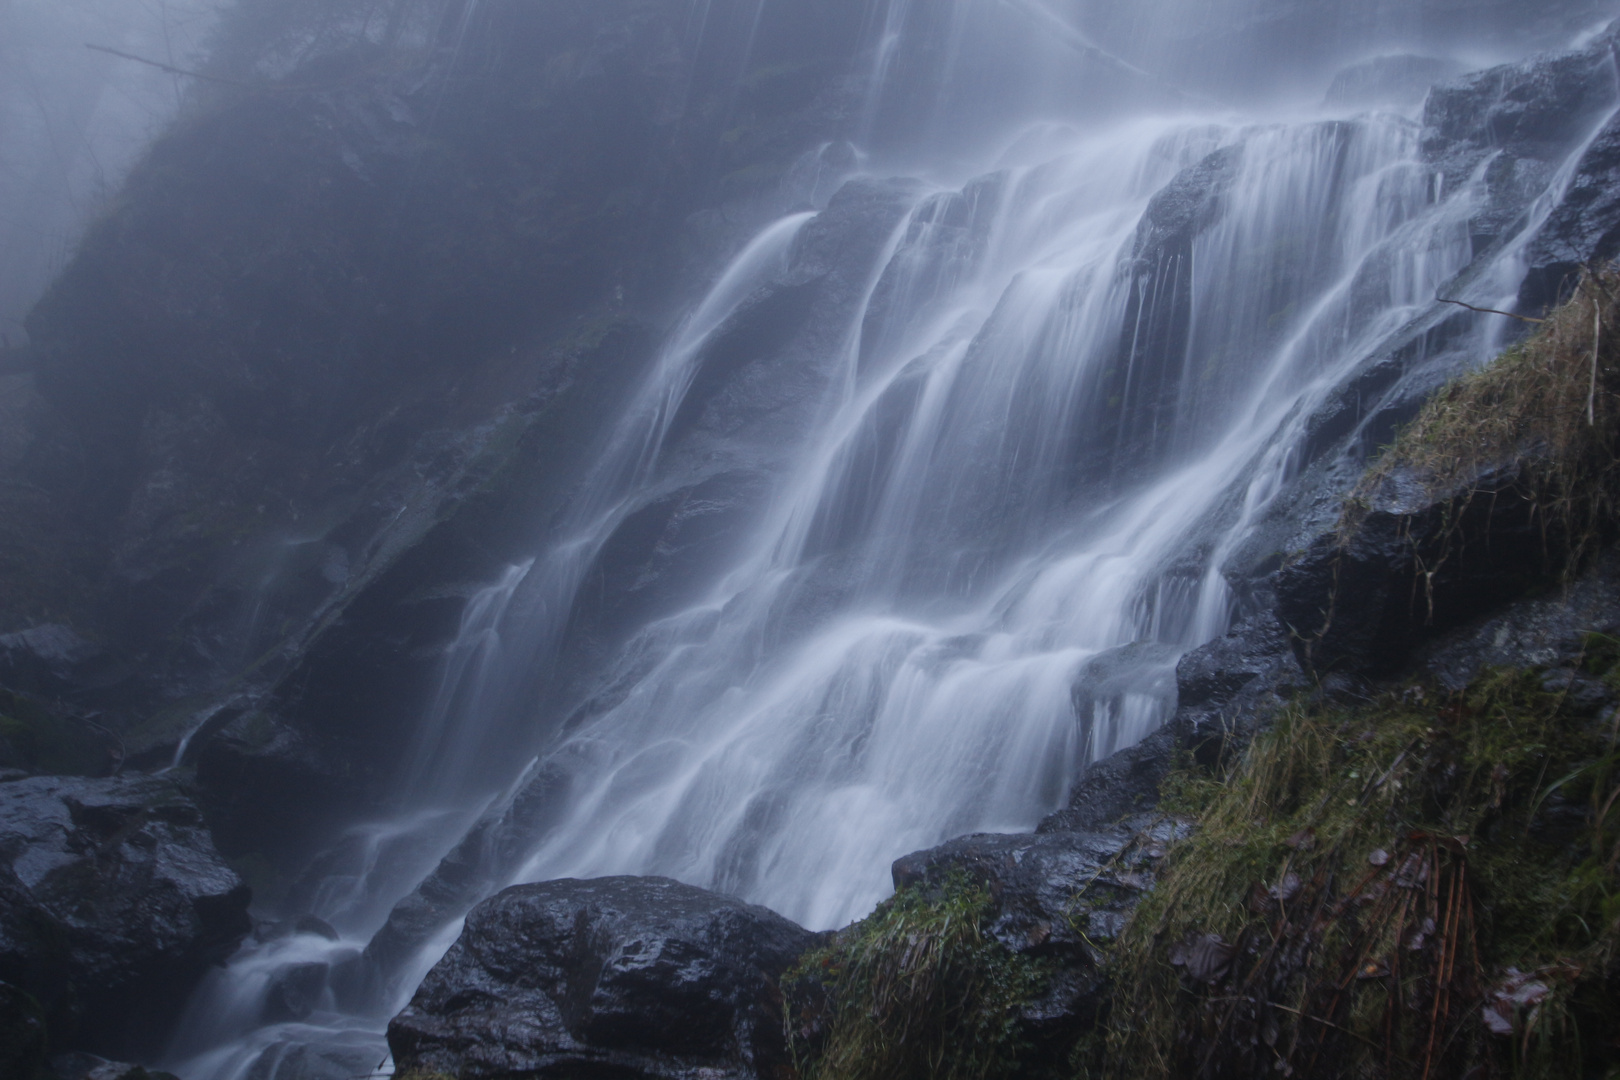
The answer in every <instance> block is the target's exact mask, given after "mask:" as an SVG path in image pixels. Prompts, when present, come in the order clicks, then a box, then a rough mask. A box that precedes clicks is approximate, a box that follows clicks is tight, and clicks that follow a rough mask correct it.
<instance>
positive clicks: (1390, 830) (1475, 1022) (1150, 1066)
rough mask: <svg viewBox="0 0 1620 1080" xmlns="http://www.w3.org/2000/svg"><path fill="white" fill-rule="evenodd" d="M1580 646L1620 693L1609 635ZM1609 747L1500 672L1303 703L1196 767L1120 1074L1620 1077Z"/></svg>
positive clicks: (1185, 776) (1120, 1018) (1145, 940)
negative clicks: (1186, 835)
mask: <svg viewBox="0 0 1620 1080" xmlns="http://www.w3.org/2000/svg"><path fill="white" fill-rule="evenodd" d="M1587 656H1588V659H1587V664H1588V666H1589V667H1591V668H1594V669H1599V670H1598V671H1596V672H1594V673H1601V674H1603V675H1604V677H1605V678H1607V679H1609V680H1610V681H1611V682H1612V681H1614V679H1615V676H1616V672H1617V670H1620V668H1617V667H1616V665H1615V660H1616V658H1617V656H1620V653H1617V652H1616V650H1615V648H1614V643H1613V642H1611V641H1609V640H1608V639H1602V638H1594V639H1592V641H1591V643H1590V648H1589V650H1588V653H1587ZM1616 736H1617V731H1616V727H1615V721H1614V720H1613V719H1612V714H1611V715H1610V716H1609V717H1606V718H1605V720H1604V721H1603V722H1602V723H1599V722H1597V721H1596V720H1594V719H1593V718H1592V717H1591V716H1590V715H1588V714H1584V713H1583V710H1582V709H1581V708H1579V707H1577V706H1576V705H1575V704H1573V703H1572V702H1571V700H1570V697H1569V686H1568V685H1567V684H1566V685H1563V686H1560V685H1559V683H1558V682H1557V680H1556V679H1553V680H1548V681H1546V682H1545V683H1544V681H1543V679H1542V678H1540V677H1538V676H1537V675H1535V674H1534V673H1531V672H1526V671H1514V670H1503V671H1493V672H1489V673H1487V674H1485V675H1483V676H1481V677H1480V678H1479V679H1478V680H1477V681H1476V682H1475V683H1474V684H1473V685H1472V686H1470V687H1469V688H1468V689H1467V690H1466V691H1463V692H1461V693H1457V694H1446V693H1443V692H1435V691H1432V690H1428V689H1424V688H1420V687H1417V686H1411V687H1407V688H1406V689H1405V690H1404V691H1401V692H1393V691H1392V692H1390V693H1389V694H1387V695H1385V696H1384V697H1382V698H1380V699H1378V700H1376V701H1374V702H1371V703H1369V704H1367V705H1365V706H1362V707H1355V708H1346V707H1329V706H1317V707H1310V706H1305V705H1298V704H1296V705H1294V706H1291V707H1289V708H1288V709H1286V710H1285V711H1284V712H1283V713H1282V715H1281V716H1280V717H1279V719H1278V721H1277V723H1276V726H1275V727H1274V728H1273V730H1271V731H1270V732H1269V733H1267V734H1266V735H1264V736H1262V737H1261V738H1259V739H1257V740H1256V741H1255V743H1254V744H1253V745H1252V746H1251V748H1250V750H1249V752H1248V754H1247V756H1246V757H1245V758H1244V760H1243V761H1242V762H1241V763H1239V764H1238V765H1237V766H1236V767H1235V768H1234V770H1233V771H1232V773H1231V774H1230V775H1227V776H1224V777H1222V776H1213V775H1209V774H1207V773H1199V772H1193V771H1188V772H1182V773H1180V774H1178V775H1177V777H1176V778H1175V780H1174V782H1173V783H1172V784H1171V785H1170V788H1169V790H1168V792H1167V797H1168V800H1169V802H1170V803H1171V804H1174V808H1175V809H1176V810H1178V811H1179V812H1182V813H1191V814H1193V815H1195V816H1196V817H1197V818H1198V819H1199V821H1200V823H1201V824H1200V827H1199V830H1198V832H1197V833H1196V835H1195V836H1194V837H1193V838H1192V839H1190V840H1188V841H1186V842H1184V843H1183V844H1181V845H1179V846H1178V847H1176V848H1175V849H1173V850H1172V851H1171V852H1170V855H1169V858H1168V860H1167V869H1166V873H1165V876H1164V877H1163V878H1162V879H1161V882H1160V885H1159V887H1158V888H1157V889H1156V890H1155V892H1154V893H1153V894H1152V895H1151V896H1150V897H1149V898H1148V899H1147V901H1145V902H1144V904H1143V905H1142V907H1141V908H1140V909H1139V910H1138V912H1137V913H1136V916H1135V918H1134V919H1133V921H1132V923H1131V925H1130V927H1129V928H1128V929H1127V932H1126V934H1125V935H1124V937H1123V938H1122V940H1121V943H1120V946H1119V949H1118V951H1117V953H1116V954H1115V957H1114V959H1113V964H1112V968H1113V971H1114V973H1115V975H1116V978H1117V980H1118V989H1117V991H1116V996H1115V1002H1114V1010H1113V1017H1114V1019H1113V1021H1112V1026H1111V1030H1110V1031H1109V1034H1108V1044H1109V1045H1108V1054H1107V1059H1108V1062H1109V1069H1108V1071H1109V1072H1110V1073H1111V1074H1112V1075H1117V1076H1120V1077H1126V1076H1128V1077H1131V1078H1133V1080H1135V1078H1141V1077H1177V1078H1181V1077H1234V1076H1259V1075H1266V1076H1274V1075H1280V1076H1300V1077H1311V1078H1312V1080H1320V1078H1327V1077H1423V1078H1425V1080H1427V1078H1431V1077H1433V1078H1440V1077H1470V1078H1480V1080H1483V1078H1486V1077H1491V1076H1527V1077H1541V1076H1546V1077H1554V1076H1559V1077H1566V1076H1567V1077H1577V1076H1583V1075H1585V1076H1594V1077H1596V1076H1609V1075H1614V1074H1615V1073H1614V1070H1615V1069H1617V1068H1620V1043H1617V1042H1616V1041H1615V1039H1616V1029H1615V1027H1614V1024H1613V1018H1614V1016H1615V1015H1617V1009H1620V999H1617V996H1616V991H1617V988H1620V987H1617V981H1620V972H1617V969H1616V959H1617V956H1616V945H1617V943H1620V809H1617V808H1616V803H1617V800H1620V770H1617V768H1616V766H1617V764H1620V755H1617V753H1616ZM1606 1070H1607V1071H1606Z"/></svg>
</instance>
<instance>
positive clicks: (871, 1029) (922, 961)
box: [782, 877, 1047, 1080]
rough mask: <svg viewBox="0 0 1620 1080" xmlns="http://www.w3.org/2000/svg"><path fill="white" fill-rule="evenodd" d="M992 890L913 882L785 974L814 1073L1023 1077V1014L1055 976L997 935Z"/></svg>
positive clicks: (933, 1079) (899, 1079)
mask: <svg viewBox="0 0 1620 1080" xmlns="http://www.w3.org/2000/svg"><path fill="white" fill-rule="evenodd" d="M992 911H993V906H992V903H991V899H990V896H989V894H988V893H986V892H985V891H984V890H983V889H980V888H976V887H973V886H971V885H969V884H968V882H967V881H966V879H965V878H962V877H956V878H953V879H952V880H951V881H950V882H948V883H947V884H946V885H945V886H944V887H943V888H942V889H939V890H925V889H920V888H913V889H905V890H902V891H901V892H899V893H898V894H897V895H895V896H894V897H893V898H891V899H890V900H888V901H886V902H885V903H884V904H882V905H881V906H880V907H879V908H878V910H877V911H876V912H874V913H873V914H872V915H871V916H870V917H869V918H867V919H865V920H863V921H862V922H859V923H856V924H855V925H854V926H851V927H849V928H848V929H846V930H843V931H841V932H840V933H839V934H838V935H837V936H836V937H835V938H834V940H833V941H832V943H831V944H829V945H828V946H827V947H825V948H822V949H818V950H815V951H813V952H811V953H810V954H808V955H807V956H805V957H804V958H803V959H802V960H801V961H800V962H799V964H798V965H797V966H796V967H795V968H794V969H793V970H791V971H790V972H788V973H787V974H786V975H785V976H784V977H783V980H782V986H783V991H784V994H785V997H786V1003H787V1009H786V1012H787V1029H788V1038H789V1042H790V1043H791V1045H792V1047H793V1051H794V1055H795V1058H796V1059H797V1061H798V1063H799V1068H800V1072H801V1074H802V1076H803V1077H804V1080H924V1078H928V1080H970V1078H973V1080H977V1078H991V1077H1010V1076H1014V1075H1020V1074H1019V1071H1018V1059H1019V1053H1020V1050H1021V1049H1022V1048H1023V1041H1022V1039H1021V1038H1020V1033H1019V1025H1018V1019H1017V1010H1018V1008H1019V1006H1020V1005H1023V1004H1025V1003H1028V1002H1030V1001H1033V1000H1034V999H1035V998H1036V997H1037V996H1038V995H1039V992H1040V990H1041V987H1042V985H1043V984H1044V982H1045V980H1046V977H1047V972H1046V971H1045V970H1044V969H1043V968H1042V967H1041V966H1040V965H1038V964H1037V963H1035V962H1034V961H1032V960H1030V959H1028V958H1026V957H1022V956H1019V955H1016V954H1014V953H1012V952H1010V951H1009V950H1007V949H1006V948H1005V947H1003V946H1002V945H1001V944H999V943H998V942H996V941H995V940H994V939H993V938H991V937H990V936H989V934H988V933H986V927H987V923H988V920H989V919H990V918H991V916H992Z"/></svg>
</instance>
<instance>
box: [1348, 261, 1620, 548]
mask: <svg viewBox="0 0 1620 1080" xmlns="http://www.w3.org/2000/svg"><path fill="white" fill-rule="evenodd" d="M1617 304H1620V272H1617V271H1616V270H1615V269H1614V268H1613V267H1609V268H1605V269H1603V270H1600V271H1588V272H1587V273H1585V274H1584V275H1583V276H1582V278H1581V279H1580V281H1579V283H1578V284H1577V287H1576V289H1575V292H1574V295H1573V296H1572V297H1571V299H1570V300H1569V301H1568V302H1566V303H1565V304H1563V305H1562V306H1560V307H1558V308H1556V309H1555V310H1554V311H1553V312H1551V313H1550V314H1549V315H1548V316H1547V318H1546V319H1544V320H1540V321H1539V322H1540V325H1539V326H1538V328H1537V330H1536V332H1535V333H1533V334H1532V335H1531V336H1530V337H1528V338H1527V339H1525V340H1524V341H1523V342H1521V343H1519V344H1518V345H1515V346H1514V347H1513V348H1511V349H1509V350H1507V351H1506V352H1505V353H1503V354H1502V355H1501V356H1500V357H1498V358H1497V359H1496V360H1495V361H1493V362H1492V363H1491V364H1489V365H1487V366H1486V367H1484V368H1482V369H1480V370H1479V371H1475V372H1472V373H1470V374H1467V375H1464V376H1462V377H1460V378H1458V379H1455V380H1453V381H1452V382H1451V383H1450V384H1449V385H1447V386H1446V387H1444V388H1443V389H1441V390H1440V391H1439V392H1438V393H1437V394H1435V395H1434V397H1433V398H1431V399H1430V400H1429V402H1428V403H1427V404H1426V405H1425V406H1424V407H1423V409H1422V411H1421V412H1420V413H1419V414H1418V416H1417V418H1416V419H1415V420H1413V421H1412V423H1411V424H1409V425H1408V426H1407V427H1406V428H1404V429H1403V430H1402V431H1401V432H1400V434H1399V435H1398V436H1397V438H1396V440H1395V442H1394V443H1393V444H1392V445H1391V446H1390V447H1388V448H1387V449H1386V451H1385V452H1384V454H1383V455H1382V457H1381V458H1380V459H1379V460H1378V461H1377V462H1376V463H1375V464H1374V465H1373V466H1372V468H1371V469H1369V470H1368V472H1367V474H1366V475H1365V476H1364V477H1363V478H1362V481H1361V483H1360V484H1359V485H1358V486H1357V488H1356V489H1355V491H1353V492H1352V494H1351V497H1350V498H1349V499H1348V500H1347V503H1346V509H1345V514H1344V518H1343V520H1342V521H1341V526H1340V528H1341V535H1345V536H1348V535H1350V534H1352V533H1353V532H1354V531H1355V529H1356V528H1357V527H1358V526H1359V524H1360V522H1361V520H1362V519H1364V518H1365V516H1366V513H1367V511H1368V509H1369V508H1370V507H1371V505H1372V504H1373V503H1374V502H1375V501H1376V499H1377V497H1378V495H1379V493H1380V490H1381V489H1383V488H1384V487H1385V485H1386V484H1388V483H1389V482H1390V481H1391V479H1392V478H1395V477H1396V476H1403V477H1411V478H1414V479H1415V480H1417V481H1418V482H1419V483H1420V484H1421V485H1422V486H1423V487H1424V488H1425V489H1427V491H1428V492H1429V493H1430V494H1431V495H1448V494H1456V495H1458V496H1459V499H1458V501H1459V503H1460V506H1459V507H1458V508H1457V510H1458V513H1456V514H1454V517H1456V516H1460V511H1461V510H1462V509H1465V508H1466V506H1467V504H1468V503H1469V502H1470V501H1472V500H1473V499H1474V498H1476V497H1480V496H1484V497H1495V496H1497V495H1500V494H1502V493H1503V492H1504V491H1505V490H1507V489H1512V490H1514V491H1515V492H1516V493H1517V494H1519V495H1521V496H1523V497H1525V498H1526V499H1527V500H1528V501H1529V502H1530V503H1531V504H1532V505H1533V506H1534V507H1535V508H1536V511H1537V513H1539V515H1540V517H1541V522H1542V527H1543V531H1544V532H1556V533H1557V535H1558V544H1557V545H1556V546H1558V547H1560V548H1563V549H1565V550H1559V551H1553V552H1549V554H1551V555H1556V556H1560V557H1561V558H1562V560H1563V561H1564V562H1565V563H1566V564H1567V565H1569V566H1570V567H1572V568H1573V567H1575V566H1578V565H1579V564H1580V562H1581V561H1582V559H1583V557H1584V556H1585V555H1586V554H1589V553H1590V551H1591V550H1592V549H1593V548H1594V547H1595V543H1594V541H1595V540H1596V539H1597V538H1598V536H1599V535H1600V534H1602V533H1604V532H1606V531H1609V526H1610V524H1611V523H1612V522H1613V521H1614V520H1615V517H1616V505H1617V498H1620V468H1617V466H1620V457H1617V455H1616V446H1617V442H1620V311H1617Z"/></svg>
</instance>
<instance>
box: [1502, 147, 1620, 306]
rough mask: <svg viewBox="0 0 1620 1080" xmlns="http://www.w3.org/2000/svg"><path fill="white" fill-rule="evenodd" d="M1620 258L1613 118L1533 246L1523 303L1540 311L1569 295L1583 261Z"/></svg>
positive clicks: (1619, 159)
mask: <svg viewBox="0 0 1620 1080" xmlns="http://www.w3.org/2000/svg"><path fill="white" fill-rule="evenodd" d="M1617 256H1620V121H1616V120H1613V119H1611V120H1610V121H1609V122H1608V124H1606V125H1605V126H1604V128H1603V130H1602V131H1601V132H1599V133H1598V136H1597V138H1595V139H1594V140H1593V141H1592V144H1591V145H1590V146H1588V147H1587V149H1586V153H1585V155H1584V156H1583V157H1582V158H1581V161H1580V165H1579V166H1578V167H1577V168H1576V170H1575V175H1574V176H1573V177H1572V178H1571V179H1570V182H1569V189H1568V190H1567V191H1566V192H1565V193H1564V201H1563V202H1562V203H1561V204H1560V205H1559V206H1558V208H1557V209H1556V210H1554V211H1553V212H1552V216H1551V217H1549V218H1548V219H1547V224H1546V225H1545V226H1543V227H1542V230H1541V234H1540V235H1539V236H1537V237H1536V239H1535V241H1534V242H1533V243H1532V244H1531V245H1530V251H1529V254H1528V259H1529V263H1530V270H1529V273H1528V274H1527V275H1526V278H1525V282H1524V286H1523V287H1522V288H1521V290H1520V292H1519V303H1520V306H1521V307H1523V308H1524V309H1526V310H1529V311H1539V310H1542V309H1544V308H1548V307H1551V306H1553V305H1554V304H1556V303H1557V302H1558V301H1559V300H1560V299H1562V298H1563V297H1564V296H1565V295H1567V293H1568V290H1569V289H1570V287H1571V286H1572V285H1573V283H1574V281H1575V279H1576V277H1577V276H1578V275H1579V274H1580V271H1581V268H1582V264H1584V263H1588V262H1590V263H1595V264H1599V265H1601V264H1603V263H1605V262H1610V261H1612V260H1613V259H1615V258H1616V257H1617Z"/></svg>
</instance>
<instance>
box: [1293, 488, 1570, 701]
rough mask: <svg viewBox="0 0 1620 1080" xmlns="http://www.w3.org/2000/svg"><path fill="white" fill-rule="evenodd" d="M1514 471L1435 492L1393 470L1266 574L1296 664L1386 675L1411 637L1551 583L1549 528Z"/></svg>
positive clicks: (1430, 634) (1427, 635)
mask: <svg viewBox="0 0 1620 1080" xmlns="http://www.w3.org/2000/svg"><path fill="white" fill-rule="evenodd" d="M1517 477H1518V467H1517V466H1511V467H1508V468H1506V469H1504V470H1498V471H1496V472H1490V473H1486V474H1482V475H1480V476H1479V477H1476V478H1475V480H1474V482H1473V484H1472V485H1470V490H1468V491H1460V492H1459V491H1438V492H1436V491H1429V490H1427V489H1426V487H1425V486H1424V484H1423V482H1422V481H1421V480H1420V479H1419V478H1418V477H1416V476H1413V475H1408V474H1405V473H1399V472H1398V473H1396V474H1393V475H1392V476H1390V477H1389V478H1388V479H1387V480H1386V481H1385V482H1384V483H1383V484H1382V485H1381V486H1380V488H1379V489H1378V491H1376V492H1375V493H1374V494H1373V496H1372V498H1371V508H1370V510H1369V511H1368V512H1367V514H1366V515H1365V517H1364V518H1363V519H1362V520H1361V522H1360V525H1359V526H1358V527H1357V528H1355V529H1354V530H1352V531H1350V532H1349V533H1348V534H1346V535H1342V536H1341V535H1340V534H1339V533H1338V532H1337V531H1330V532H1327V533H1325V534H1323V535H1322V536H1319V537H1318V538H1317V539H1316V540H1315V541H1313V542H1312V543H1311V545H1310V546H1309V547H1308V548H1307V549H1306V550H1305V551H1304V552H1302V553H1301V554H1300V555H1298V556H1297V557H1296V558H1294V559H1292V560H1291V561H1290V562H1289V563H1288V564H1287V565H1286V566H1284V567H1283V569H1282V571H1281V572H1280V573H1279V574H1278V575H1277V616H1278V618H1279V619H1280V620H1281V621H1282V623H1283V624H1284V625H1286V626H1287V627H1288V628H1289V629H1290V632H1291V634H1292V636H1293V640H1294V646H1295V650H1296V652H1297V654H1298V656H1299V659H1300V662H1301V663H1302V664H1304V665H1305V666H1306V667H1307V668H1309V669H1311V670H1313V671H1315V672H1317V673H1319V674H1327V673H1331V672H1340V673H1346V674H1373V675H1379V674H1385V673H1388V672H1390V671H1393V670H1396V669H1398V668H1400V667H1401V666H1402V665H1404V664H1405V663H1406V662H1407V661H1408V659H1409V656H1410V653H1411V651H1412V649H1413V648H1414V647H1415V646H1416V645H1418V644H1419V643H1421V642H1423V641H1426V640H1429V639H1432V638H1434V637H1436V636H1437V635H1439V634H1441V633H1443V632H1445V631H1448V630H1451V629H1453V628H1455V627H1459V626H1462V625H1464V624H1465V623H1467V622H1468V621H1469V620H1471V619H1473V618H1476V617H1478V616H1480V615H1482V614H1483V613H1485V612H1487V611H1489V610H1490V609H1491V608H1493V607H1495V606H1497V605H1500V604H1503V603H1506V602H1507V601H1509V600H1512V599H1513V598H1515V597H1517V596H1520V595H1523V594H1524V593H1525V592H1526V591H1528V590H1530V589H1532V588H1534V587H1536V586H1537V585H1541V584H1545V583H1547V582H1548V581H1550V580H1551V579H1552V577H1553V576H1554V575H1555V573H1556V571H1555V569H1554V567H1553V566H1552V565H1551V563H1550V561H1549V552H1551V551H1554V550H1557V545H1558V542H1559V537H1558V535H1557V534H1556V530H1555V529H1553V528H1550V527H1549V528H1543V526H1542V523H1541V521H1540V518H1539V517H1538V515H1537V514H1536V513H1535V507H1534V506H1533V505H1532V503H1531V502H1530V501H1529V500H1527V499H1526V498H1525V496H1524V495H1523V493H1522V492H1520V491H1519V490H1518V489H1517V488H1516V486H1515V482H1516V480H1517ZM1425 568H1432V570H1429V569H1425Z"/></svg>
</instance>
